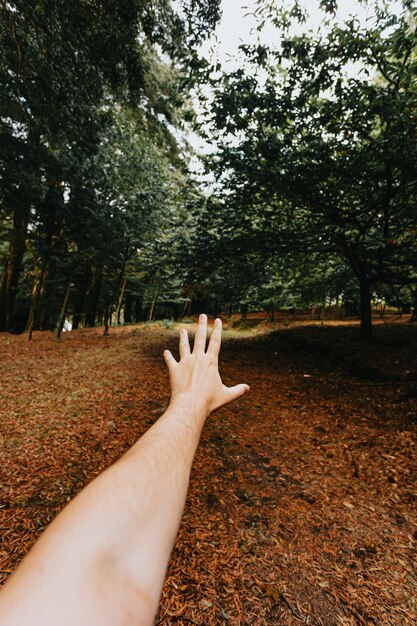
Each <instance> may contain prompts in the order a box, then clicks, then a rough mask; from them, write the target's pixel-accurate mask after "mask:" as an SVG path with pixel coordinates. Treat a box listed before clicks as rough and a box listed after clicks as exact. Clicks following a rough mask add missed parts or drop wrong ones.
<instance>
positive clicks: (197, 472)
mask: <svg viewBox="0 0 417 626" xmlns="http://www.w3.org/2000/svg"><path fill="white" fill-rule="evenodd" d="M322 332H325V331H322ZM335 332H338V333H339V335H338V336H339V337H340V336H341V335H343V333H345V331H344V330H343V329H342V330H340V331H335ZM346 332H347V331H346ZM349 332H350V331H349ZM386 332H388V331H386ZM401 332H402V334H403V335H405V333H406V332H407V333H408V332H409V331H408V330H407V331H401ZM410 332H411V331H410ZM413 333H414V334H412V335H410V336H411V339H409V336H408V334H407V337H406V340H405V341H404V342H403V343H404V346H405V347H404V350H403V352H402V353H401V354H400V356H399V357H398V354H399V351H398V350H396V351H395V356H396V358H397V357H398V363H397V364H396V365H395V367H394V370H395V371H396V372H399V375H398V376H391V377H390V376H381V378H380V379H378V376H375V371H373V374H372V368H370V369H369V370H368V374H369V376H368V378H371V380H366V379H365V378H366V377H364V375H363V374H364V371H363V369H362V370H361V371H360V372H359V374H360V376H361V378H358V376H357V375H355V372H351V371H350V370H349V368H350V369H351V368H352V363H353V361H352V358H351V356H350V357H349V359H348V358H346V359H344V358H343V354H342V353H343V350H344V351H345V353H346V350H347V347H349V354H350V355H351V354H353V353H354V350H353V347H352V349H351V337H350V335H349V333H348V334H347V335H346V333H345V335H343V336H344V341H345V342H344V344H343V346H344V347H343V346H342V347H343V350H342V348H340V349H339V352H337V351H336V352H335V348H334V347H335V345H336V343H337V342H336V343H335V341H334V338H335V337H333V338H332V337H330V335H329V336H326V337H327V338H326V337H325V336H324V335H323V336H321V337H318V336H317V334H316V335H314V332H313V334H312V333H311V332H310V331H308V330H306V331H304V330H299V331H294V333H292V332H291V331H288V332H283V333H280V334H278V335H276V336H270V337H266V338H265V337H264V338H258V339H244V340H239V341H238V340H235V339H229V340H227V338H226V341H225V344H224V349H223V352H222V373H223V376H224V379H225V382H230V383H235V382H248V383H249V384H250V385H251V387H252V392H251V394H250V395H248V396H246V397H245V398H243V399H242V400H241V401H240V402H239V403H236V404H234V405H232V406H230V407H228V408H226V409H223V410H222V411H221V412H219V413H218V414H217V415H215V416H214V417H212V418H211V419H210V420H209V421H208V423H207V425H206V427H205V429H204V432H203V437H202V441H201V445H200V447H199V449H198V452H197V455H196V459H195V463H194V469H193V473H192V477H191V485H190V492H189V497H188V499H187V504H186V511H185V516H184V521H183V524H182V527H181V531H180V535H179V538H178V541H177V545H176V549H175V553H174V555H173V558H172V561H171V564H170V568H169V572H168V578H167V581H166V585H165V587H164V593H163V599H162V603H161V609H160V613H159V615H158V618H157V623H158V624H167V625H169V624H178V625H184V626H186V625H188V624H198V625H222V624H227V625H230V626H234V625H236V626H237V625H241V624H247V625H269V624H288V625H292V624H294V625H295V624H321V625H326V626H327V625H329V626H330V625H336V624H346V625H348V624H349V625H350V624H352V625H354V624H381V625H390V624H392V625H398V626H400V625H401V626H402V625H406V624H415V623H417V591H416V589H417V568H416V566H417V511H416V503H417V492H416V484H415V480H416V471H417V450H416V429H417V419H416V399H415V382H413V370H410V362H412V356H410V354H411V353H412V351H413V345H412V344H413V341H414V342H415V341H416V333H415V332H414V331H413ZM306 337H307V339H308V341H306ZM323 337H324V338H323ZM329 337H330V339H329ZM394 339H395V338H394ZM394 339H393V341H394ZM403 339H404V338H403ZM395 341H397V343H398V336H397V339H395ZM167 343H168V346H169V347H174V346H175V343H176V338H175V337H174V334H173V333H172V332H168V331H165V330H163V329H159V328H158V327H154V328H153V330H150V329H149V327H148V328H144V327H142V328H141V329H133V331H132V329H121V330H118V331H112V334H111V335H110V337H107V338H105V337H102V336H101V334H99V333H98V332H97V331H94V330H91V331H79V332H77V333H71V334H68V335H66V336H65V337H64V340H63V341H62V342H61V343H55V341H54V340H53V338H52V337H50V336H49V335H47V334H45V333H43V334H41V333H39V334H36V335H35V340H34V342H33V343H32V344H29V343H28V342H27V339H26V338H25V337H9V336H7V335H0V380H1V381H2V385H1V388H0V416H1V419H0V454H1V456H2V459H1V466H0V499H1V503H0V507H1V508H0V520H1V521H0V537H1V539H0V541H1V543H0V559H1V561H0V569H1V571H2V574H1V576H3V579H5V578H6V577H7V575H8V574H9V573H10V572H11V571H12V570H13V569H14V567H15V566H16V564H17V563H18V562H19V560H20V559H21V558H22V556H23V555H24V553H25V552H26V550H27V549H28V548H29V547H30V545H31V544H32V543H33V541H34V539H35V538H36V536H37V535H38V534H39V532H41V531H42V530H43V528H44V527H45V525H46V524H47V523H48V522H49V521H50V520H51V519H52V517H53V516H54V515H55V514H56V512H57V511H59V510H60V509H61V508H62V507H63V506H64V505H65V503H66V502H67V501H68V500H69V499H70V498H71V497H72V496H73V495H74V494H75V493H77V492H78V491H79V490H80V488H82V486H83V485H84V484H85V483H86V482H88V481H89V480H91V478H92V477H94V476H95V475H96V474H97V473H98V472H100V471H101V470H102V469H103V468H104V467H106V466H108V465H109V464H110V463H111V462H112V460H114V459H116V458H117V457H118V456H119V455H120V454H121V453H122V452H123V451H124V450H125V449H126V448H128V447H129V446H130V445H131V444H132V443H133V442H134V441H135V440H136V438H137V437H138V436H140V434H141V433H143V432H144V431H145V430H146V429H147V428H148V427H149V425H150V424H152V423H153V421H155V419H157V417H158V415H159V414H160V413H161V412H162V411H163V409H164V407H165V406H166V402H167V399H168V396H167V376H166V373H165V368H164V365H163V361H162V358H161V353H162V349H163V348H165V347H166V346H167ZM387 346H388V347H387ZM360 349H361V348H357V350H359V351H360ZM378 350H379V352H378ZM341 351H342V352H341ZM368 352H370V353H372V354H373V357H374V362H376V358H377V357H378V359H379V361H378V363H382V364H385V365H387V367H386V368H385V369H387V370H388V369H390V368H389V367H388V366H389V365H390V359H392V358H393V356H392V354H393V350H390V349H389V342H388V343H387V342H386V345H385V344H384V346H379V347H378V344H377V347H376V348H370V349H369V350H368ZM341 354H342V356H341ZM390 355H391V356H390ZM359 356H360V354H359ZM358 358H359V357H358ZM384 359H385V360H384ZM410 359H411V361H410ZM346 364H347V366H348V369H346ZM391 365H392V363H391ZM401 368H402V369H401ZM374 370H375V368H374ZM391 371H392V367H391ZM347 372H348V373H347ZM371 374H372V375H371Z"/></svg>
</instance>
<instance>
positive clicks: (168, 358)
mask: <svg viewBox="0 0 417 626" xmlns="http://www.w3.org/2000/svg"><path fill="white" fill-rule="evenodd" d="M164 359H165V363H166V364H167V367H168V369H171V367H174V366H175V365H178V363H177V361H176V360H175V359H174V357H173V356H172V354H171V352H170V351H169V350H164Z"/></svg>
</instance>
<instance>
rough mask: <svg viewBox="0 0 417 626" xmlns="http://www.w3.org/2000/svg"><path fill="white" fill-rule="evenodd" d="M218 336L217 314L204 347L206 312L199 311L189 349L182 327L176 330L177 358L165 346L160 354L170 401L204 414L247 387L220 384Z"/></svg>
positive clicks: (219, 325)
mask: <svg viewBox="0 0 417 626" xmlns="http://www.w3.org/2000/svg"><path fill="white" fill-rule="evenodd" d="M221 337H222V322H221V320H220V319H219V318H217V319H216V320H215V322H214V327H213V331H212V333H211V336H210V342H209V345H208V348H207V351H206V349H205V348H206V338H207V316H206V315H204V314H202V315H200V318H199V322H198V329H197V332H196V335H195V339H194V347H193V351H192V352H191V349H190V343H189V340H188V332H187V330H186V329H185V328H183V329H181V332H180V360H179V362H178V361H176V360H175V359H174V357H173V356H172V354H171V352H170V351H169V350H165V352H164V358H165V362H166V364H167V366H168V370H169V377H170V382H171V403H173V404H182V405H183V407H184V408H185V409H189V410H191V411H192V412H193V413H194V412H195V411H196V412H198V413H204V415H205V417H207V416H208V415H210V413H212V412H213V411H215V410H216V409H219V408H220V407H222V406H224V405H225V404H228V403H229V402H233V400H236V399H237V398H239V397H240V396H243V394H244V393H246V392H248V391H249V386H248V385H244V384H240V385H235V386H234V387H226V385H223V383H222V380H221V378H220V374H219V367H218V359H219V351H220V346H221Z"/></svg>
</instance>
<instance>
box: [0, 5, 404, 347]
mask: <svg viewBox="0 0 417 626" xmlns="http://www.w3.org/2000/svg"><path fill="white" fill-rule="evenodd" d="M256 6H257V9H256V17H257V18H258V23H259V29H260V30H262V27H263V24H264V23H268V24H269V25H271V24H272V25H274V26H275V28H276V29H277V42H278V44H277V45H276V46H275V47H267V46H265V45H262V44H260V43H258V44H257V45H254V46H249V45H247V44H242V46H241V55H242V59H241V60H242V63H241V64H240V66H237V68H236V69H234V70H233V71H231V72H228V73H227V72H221V71H220V69H219V66H218V65H217V64H214V66H213V67H210V66H208V65H207V62H205V61H204V60H201V59H200V58H199V51H198V50H199V44H200V42H201V41H202V40H203V39H204V38H205V37H206V36H207V35H209V34H210V33H211V32H212V31H213V29H214V27H215V24H216V23H217V21H218V19H219V2H212V1H210V2H209V1H208V0H200V1H199V2H195V1H191V0H184V1H183V2H181V3H170V2H168V1H166V0H158V2H155V3H149V2H143V1H138V0H126V1H125V2H103V1H101V0H91V1H90V2H83V1H81V0H77V1H76V2H72V3H71V5H69V4H68V3H65V2H56V3H53V5H51V3H48V2H46V1H44V0H41V1H39V2H36V3H30V2H28V1H27V0H24V1H23V0H22V1H17V0H16V1H15V2H6V3H3V4H2V5H1V9H0V11H1V31H0V50H1V57H0V76H1V83H0V90H1V98H0V182H1V188H0V271H1V274H0V281H1V282H0V330H9V331H12V332H21V331H23V330H25V329H26V330H27V331H28V332H29V335H30V336H31V333H32V330H33V329H55V328H58V333H60V332H61V330H62V327H63V324H64V321H65V319H70V320H71V322H72V325H73V328H78V327H79V326H80V325H83V326H94V325H96V324H98V323H100V324H103V325H104V326H105V327H106V328H107V327H108V325H109V324H110V323H112V321H113V322H116V323H117V322H118V323H120V322H124V323H130V322H136V321H139V320H143V319H152V318H153V317H154V316H155V315H157V316H159V317H172V316H175V317H181V316H186V315H189V314H190V313H192V312H193V311H196V310H197V309H199V308H202V307H204V308H205V309H206V310H207V311H209V312H211V313H214V314H218V313H220V312H224V313H231V312H232V311H233V310H235V309H239V310H241V311H242V312H243V313H245V312H246V311H247V310H250V309H251V308H264V309H267V310H268V312H269V314H270V316H271V318H273V317H274V312H275V310H276V309H277V308H282V307H286V308H290V309H305V308H307V307H310V308H313V310H314V309H317V308H318V309H319V308H321V307H323V306H326V305H329V306H330V305H339V306H340V307H341V308H342V309H343V310H344V311H345V313H348V314H349V313H354V314H360V317H361V331H362V334H363V335H364V336H369V335H370V333H371V326H372V301H373V300H374V301H375V300H380V301H384V302H386V303H389V304H392V305H394V306H398V307H401V308H402V309H403V310H410V309H414V314H415V317H416V318H417V243H416V229H417V203H416V200H417V193H416V192H417V141H416V139H417V83H416V81H417V52H416V46H417V43H416V42H417V37H416V24H417V11H416V6H415V3H414V2H412V1H410V0H404V1H403V3H402V4H401V5H400V4H398V3H397V4H395V5H386V4H385V3H383V4H380V3H379V2H378V1H377V2H375V3H373V4H372V5H371V7H370V17H369V19H368V21H367V22H366V24H365V23H364V22H363V20H362V21H361V20H359V19H356V18H354V17H351V18H349V19H348V21H347V22H346V23H341V22H340V20H338V19H337V3H336V2H333V1H332V0H330V1H329V0H326V1H323V2H321V8H322V10H323V23H322V26H321V28H320V31H319V33H318V34H313V33H312V32H307V31H306V29H305V28H304V29H303V31H302V33H301V34H299V31H300V29H299V28H298V29H297V27H295V28H294V24H296V23H302V22H303V21H304V20H305V19H306V16H305V15H304V13H303V11H302V9H301V8H300V5H299V4H298V3H297V2H295V3H293V4H291V5H289V6H283V3H276V4H274V3H270V2H264V1H263V0H259V1H258V2H257V3H256ZM358 6H359V5H358ZM399 7H400V9H399ZM294 33H296V34H294ZM201 80H204V81H205V82H206V84H207V83H208V84H209V85H210V88H209V90H208V91H207V89H205V94H206V97H207V94H209V95H208V99H207V101H206V105H207V106H206V118H205V119H204V120H203V123H202V124H201V133H202V134H205V136H206V139H207V140H209V141H214V142H215V145H216V150H215V152H214V156H212V157H211V158H210V159H207V166H208V168H209V170H210V171H211V172H213V173H214V175H215V177H216V183H215V184H214V185H213V184H211V189H210V190H209V194H208V193H207V191H205V192H204V191H203V190H202V189H201V188H199V186H198V185H197V183H196V182H195V181H194V179H193V178H192V177H191V176H190V174H189V171H188V170H189V168H188V161H189V158H190V150H189V147H188V145H187V142H186V141H185V139H184V137H185V133H184V129H186V128H187V127H188V125H189V124H190V123H192V124H194V123H195V115H194V113H193V107H192V99H191V96H190V93H191V90H192V89H193V88H194V87H195V86H196V84H197V82H201Z"/></svg>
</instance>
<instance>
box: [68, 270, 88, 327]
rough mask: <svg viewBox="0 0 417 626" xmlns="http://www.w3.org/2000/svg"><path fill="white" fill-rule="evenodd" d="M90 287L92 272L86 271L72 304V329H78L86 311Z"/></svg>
mask: <svg viewBox="0 0 417 626" xmlns="http://www.w3.org/2000/svg"><path fill="white" fill-rule="evenodd" d="M89 287H90V272H89V271H84V272H83V273H82V274H81V276H80V282H79V284H78V289H77V291H76V293H75V297H74V299H73V305H72V315H73V317H72V329H73V330H77V328H79V326H80V322H81V319H82V316H83V315H84V312H85V304H86V300H87V296H88V290H89Z"/></svg>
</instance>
